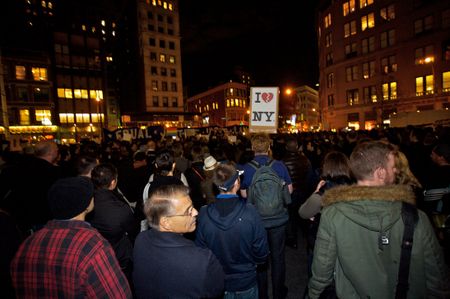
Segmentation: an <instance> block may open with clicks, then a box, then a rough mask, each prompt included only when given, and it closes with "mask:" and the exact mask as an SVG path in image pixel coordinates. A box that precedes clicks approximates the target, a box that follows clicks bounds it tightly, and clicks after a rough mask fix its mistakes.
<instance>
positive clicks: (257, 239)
mask: <svg viewBox="0 0 450 299" xmlns="http://www.w3.org/2000/svg"><path fill="white" fill-rule="evenodd" d="M242 173H243V171H237V170H236V168H235V167H234V166H233V165H231V164H220V165H219V166H217V168H216V169H215V170H214V174H213V182H214V184H215V185H216V186H217V188H218V189H219V190H220V194H219V195H217V197H216V201H215V202H214V203H211V204H209V205H208V206H204V207H203V208H202V209H201V210H200V215H199V220H198V228H197V235H196V244H197V245H199V246H201V247H204V248H209V249H211V250H212V252H213V253H214V254H215V255H216V256H217V258H218V259H219V260H220V262H221V264H222V266H223V269H224V271H225V275H226V276H225V296H224V298H225V299H227V298H258V286H257V280H256V278H257V275H256V265H257V264H259V263H264V262H265V261H266V259H267V256H268V255H269V247H268V244H267V234H266V231H265V229H264V225H263V223H262V220H261V217H260V216H259V214H258V212H257V211H256V209H255V207H254V206H253V205H251V204H250V203H248V204H247V203H246V202H245V201H244V200H242V199H240V198H239V196H238V195H237V194H236V193H237V192H238V190H239V188H240V178H239V176H240V175H241V174H242Z"/></svg>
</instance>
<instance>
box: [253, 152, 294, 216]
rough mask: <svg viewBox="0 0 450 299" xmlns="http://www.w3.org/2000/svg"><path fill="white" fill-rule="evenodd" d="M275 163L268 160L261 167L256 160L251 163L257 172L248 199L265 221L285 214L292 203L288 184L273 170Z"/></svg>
mask: <svg viewBox="0 0 450 299" xmlns="http://www.w3.org/2000/svg"><path fill="white" fill-rule="evenodd" d="M274 162H275V161H274V160H268V161H267V163H266V164H264V165H260V164H259V163H258V162H256V161H255V160H252V161H250V162H249V164H250V165H251V166H252V167H253V168H255V170H256V172H255V174H254V175H253V178H252V182H251V184H250V186H249V187H248V194H247V197H248V199H249V202H250V203H252V204H253V205H254V206H255V207H256V210H257V211H258V212H259V214H260V215H261V218H262V219H263V220H268V219H271V218H277V217H278V216H280V215H283V214H285V213H286V206H287V205H288V204H290V203H291V195H290V193H289V190H288V186H287V184H286V182H285V181H284V180H283V179H282V178H280V177H279V176H278V174H277V173H276V172H275V171H274V170H273V169H272V165H273V163H274Z"/></svg>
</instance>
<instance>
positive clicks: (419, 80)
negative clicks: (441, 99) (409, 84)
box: [416, 75, 434, 97]
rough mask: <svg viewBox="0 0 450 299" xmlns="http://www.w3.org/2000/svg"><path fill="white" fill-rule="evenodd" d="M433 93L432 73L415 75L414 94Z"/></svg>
mask: <svg viewBox="0 0 450 299" xmlns="http://www.w3.org/2000/svg"><path fill="white" fill-rule="evenodd" d="M430 94H434V78H433V75H427V76H421V77H416V96H418V97H420V96H423V95H430Z"/></svg>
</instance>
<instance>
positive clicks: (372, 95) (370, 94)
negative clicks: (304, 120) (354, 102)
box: [363, 85, 377, 103]
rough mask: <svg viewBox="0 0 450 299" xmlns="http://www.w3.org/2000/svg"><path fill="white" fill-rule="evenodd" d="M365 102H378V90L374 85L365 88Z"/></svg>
mask: <svg viewBox="0 0 450 299" xmlns="http://www.w3.org/2000/svg"><path fill="white" fill-rule="evenodd" d="M363 101H364V103H376V102H377V88H376V87H375V86H374V85H373V86H367V87H364V89H363Z"/></svg>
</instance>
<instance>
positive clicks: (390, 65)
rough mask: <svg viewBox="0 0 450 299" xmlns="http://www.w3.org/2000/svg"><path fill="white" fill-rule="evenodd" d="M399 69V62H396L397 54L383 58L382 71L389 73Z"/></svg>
mask: <svg viewBox="0 0 450 299" xmlns="http://www.w3.org/2000/svg"><path fill="white" fill-rule="evenodd" d="M396 71H397V63H396V62H395V55H391V56H388V57H383V58H381V72H382V73H383V74H388V73H392V72H396Z"/></svg>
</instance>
